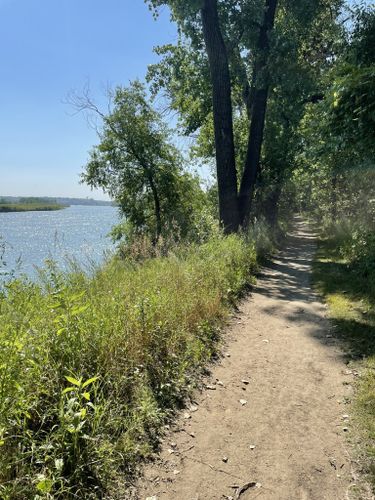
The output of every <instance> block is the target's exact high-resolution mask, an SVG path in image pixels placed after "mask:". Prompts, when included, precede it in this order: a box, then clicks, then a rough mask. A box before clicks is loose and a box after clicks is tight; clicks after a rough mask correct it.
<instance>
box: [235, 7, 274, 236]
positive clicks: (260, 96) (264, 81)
mask: <svg viewBox="0 0 375 500" xmlns="http://www.w3.org/2000/svg"><path fill="white" fill-rule="evenodd" d="M276 7H277V0H266V11H265V14H264V19H263V23H262V26H261V28H260V32H259V39H258V49H259V55H258V58H257V61H256V64H255V68H254V75H255V78H254V85H255V90H254V94H253V95H254V100H253V103H252V114H251V125H250V131H249V140H248V147H247V154H246V160H245V168H244V173H243V176H242V180H241V187H240V193H239V211H240V224H241V225H242V226H243V227H246V226H247V225H248V223H249V216H250V210H251V203H252V200H253V195H254V188H255V182H256V179H257V175H258V170H259V160H260V154H261V149H262V143H263V132H264V123H265V117H266V109H267V98H268V89H269V72H268V68H267V64H268V59H269V52H270V47H269V32H270V31H271V30H272V28H273V26H274V22H275V14H276Z"/></svg>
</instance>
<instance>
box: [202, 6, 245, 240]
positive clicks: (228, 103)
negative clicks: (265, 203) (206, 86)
mask: <svg viewBox="0 0 375 500" xmlns="http://www.w3.org/2000/svg"><path fill="white" fill-rule="evenodd" d="M201 16H202V25H203V35H204V41H205V44H206V50H207V55H208V61H209V65H210V71H211V81H212V102H213V114H214V129H215V148H216V169H217V183H218V191H219V214H220V220H221V223H222V225H223V227H224V230H225V232H227V233H231V232H235V231H237V230H238V227H239V210H238V198H237V174H236V164H235V152H234V137H233V116H232V100H231V80H230V74H229V65H228V55H227V50H226V46H225V42H224V39H223V35H222V33H221V30H220V24H219V16H218V11H217V0H204V2H203V7H202V9H201Z"/></svg>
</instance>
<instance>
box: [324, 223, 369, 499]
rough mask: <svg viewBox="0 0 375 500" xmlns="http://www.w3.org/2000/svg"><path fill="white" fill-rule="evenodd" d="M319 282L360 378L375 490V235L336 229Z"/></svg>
mask: <svg viewBox="0 0 375 500" xmlns="http://www.w3.org/2000/svg"><path fill="white" fill-rule="evenodd" d="M314 280H315V284H316V286H317V288H318V289H319V291H320V292H321V293H322V294H323V295H324V297H325V299H326V301H327V303H328V306H329V313H330V317H331V318H332V320H333V322H334V324H335V328H336V330H335V332H336V335H337V337H338V338H339V339H341V340H342V341H343V344H344V346H345V347H346V351H347V355H348V358H349V361H350V364H351V365H352V366H353V367H356V368H357V369H358V371H359V372H360V374H361V376H360V377H359V379H358V384H357V387H356V393H355V405H354V406H355V413H356V420H357V422H358V426H359V428H360V430H361V432H363V442H364V446H363V449H364V453H365V455H366V456H365V459H364V462H365V467H366V469H367V472H368V476H369V479H370V482H371V485H372V488H373V492H374V493H375V239H374V232H373V231H371V230H370V229H369V228H366V229H361V228H360V227H358V225H356V224H349V223H345V224H342V223H341V224H338V225H336V226H335V227H331V228H330V230H329V231H328V232H327V235H326V237H325V238H324V239H322V241H321V243H320V247H319V250H318V254H317V258H316V262H315V266H314Z"/></svg>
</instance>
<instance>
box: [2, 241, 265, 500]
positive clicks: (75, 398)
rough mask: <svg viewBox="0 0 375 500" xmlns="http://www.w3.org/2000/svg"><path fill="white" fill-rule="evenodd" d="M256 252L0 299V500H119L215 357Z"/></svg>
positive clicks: (221, 250) (186, 259)
mask: <svg viewBox="0 0 375 500" xmlns="http://www.w3.org/2000/svg"><path fill="white" fill-rule="evenodd" d="M255 269H256V251H255V244H254V243H246V242H245V240H244V239H242V238H240V237H238V236H231V237H226V238H222V237H217V238H213V239H211V241H209V242H208V243H206V244H204V245H201V246H190V247H184V248H179V249H177V250H176V251H175V253H173V254H170V255H169V256H167V257H157V258H153V259H147V260H145V261H143V262H142V263H137V262H136V261H134V260H133V261H132V260H119V259H114V260H112V261H110V262H109V263H108V264H107V265H105V266H104V267H103V268H102V269H100V270H98V271H97V272H96V274H95V276H94V277H91V278H89V277H87V276H86V275H85V274H83V273H80V272H75V273H71V274H65V275H64V274H61V273H59V272H58V271H57V270H55V269H54V268H53V266H50V268H49V269H47V270H46V272H45V275H44V284H43V285H38V284H35V283H28V282H26V281H17V280H16V281H13V282H12V283H10V284H8V285H7V286H6V287H5V289H4V291H3V294H2V295H1V294H0V498H2V499H12V500H13V499H20V500H21V499H22V500H24V499H28V498H30V499H31V498H33V499H34V498H57V499H60V498H61V499H62V498H63V499H69V498H85V499H90V498H111V499H115V498H124V496H125V493H124V488H125V486H126V481H125V478H126V477H131V475H132V474H134V471H135V469H136V465H137V463H138V462H139V461H140V460H142V459H144V458H146V457H149V456H150V454H151V453H152V452H153V451H154V450H155V448H156V447H157V445H158V439H159V437H160V432H161V428H162V425H163V423H165V422H166V421H168V419H169V418H171V416H172V415H173V412H174V411H175V409H176V408H178V407H179V406H181V405H182V404H183V401H184V398H185V397H186V395H187V394H188V393H189V391H191V389H192V387H193V386H194V384H195V381H196V380H197V375H198V374H199V372H200V370H202V368H203V367H204V366H205V365H206V364H207V362H208V361H209V360H210V359H212V357H213V356H215V355H216V354H217V352H218V346H219V344H220V343H219V340H220V328H221V327H222V326H223V324H224V323H225V321H226V319H227V317H228V314H229V313H230V310H231V308H232V306H233V305H234V303H235V302H236V300H237V299H238V297H239V296H240V295H241V294H242V293H243V291H244V290H245V289H246V287H247V286H248V285H249V283H250V282H252V280H253V274H254V271H255Z"/></svg>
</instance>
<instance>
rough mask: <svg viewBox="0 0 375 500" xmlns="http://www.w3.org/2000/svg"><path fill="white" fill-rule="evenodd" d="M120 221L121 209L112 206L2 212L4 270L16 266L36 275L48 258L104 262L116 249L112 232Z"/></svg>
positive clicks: (63, 263) (1, 266) (1, 268)
mask: <svg viewBox="0 0 375 500" xmlns="http://www.w3.org/2000/svg"><path fill="white" fill-rule="evenodd" d="M118 221H119V217H118V210H117V208H114V207H111V206H78V205H73V206H71V207H68V208H65V209H64V210H58V211H52V212H16V213H14V212H13V213H0V237H1V240H0V243H5V254H4V256H3V260H4V262H5V266H4V263H1V262H0V272H2V273H3V274H4V271H5V270H6V271H10V270H15V274H16V275H19V274H21V273H23V274H26V275H27V276H29V277H31V278H32V279H34V278H35V277H36V276H37V268H38V267H42V266H43V265H44V262H45V260H46V259H52V260H54V261H55V262H56V263H57V264H58V265H59V266H61V267H63V268H64V267H66V265H67V262H68V261H69V260H71V259H73V260H75V261H76V262H78V263H79V264H80V265H82V266H84V267H85V266H87V265H88V264H89V263H90V262H93V263H100V262H101V261H102V260H103V259H104V256H105V255H106V254H107V253H108V252H110V251H113V249H114V246H113V244H112V242H111V240H110V238H109V237H108V233H109V231H110V230H111V227H112V226H113V225H114V224H116V223H117V222H118ZM2 246H3V245H2Z"/></svg>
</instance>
